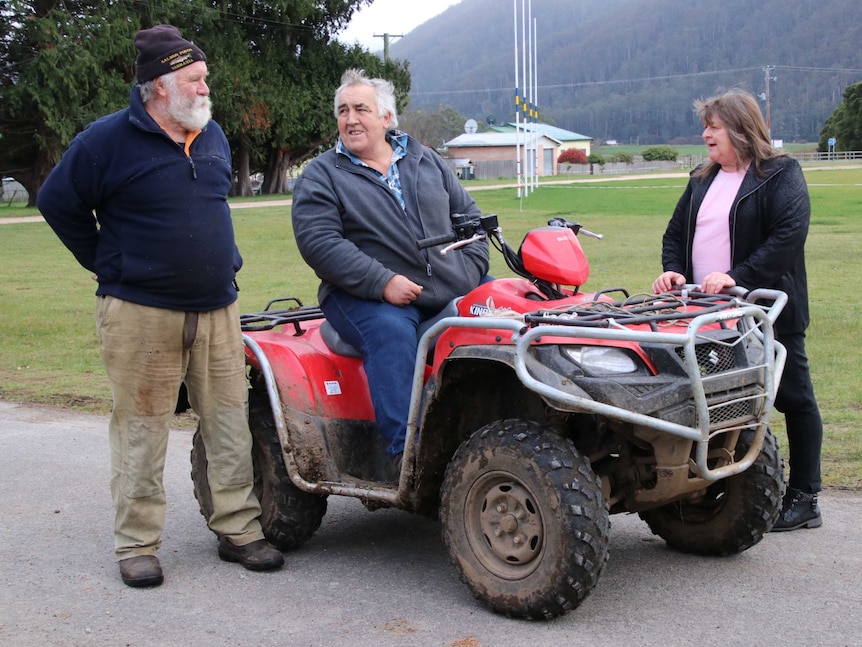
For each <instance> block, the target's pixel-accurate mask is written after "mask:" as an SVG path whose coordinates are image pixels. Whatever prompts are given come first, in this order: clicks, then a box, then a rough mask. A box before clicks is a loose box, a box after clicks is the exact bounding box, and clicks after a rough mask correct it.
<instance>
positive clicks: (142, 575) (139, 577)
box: [118, 555, 165, 588]
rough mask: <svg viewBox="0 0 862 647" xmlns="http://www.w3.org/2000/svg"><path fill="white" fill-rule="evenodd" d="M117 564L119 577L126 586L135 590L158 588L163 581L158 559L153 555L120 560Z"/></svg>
mask: <svg viewBox="0 0 862 647" xmlns="http://www.w3.org/2000/svg"><path fill="white" fill-rule="evenodd" d="M118 564H119V565H120V576H122V578H123V583H124V584H126V585H127V586H134V587H136V588H140V587H145V586H159V584H161V583H162V582H164V581H165V577H164V575H163V574H162V566H161V564H159V558H158V557H156V556H155V555H138V556H137V557H129V558H128V559H121V560H120V561H119V562H118Z"/></svg>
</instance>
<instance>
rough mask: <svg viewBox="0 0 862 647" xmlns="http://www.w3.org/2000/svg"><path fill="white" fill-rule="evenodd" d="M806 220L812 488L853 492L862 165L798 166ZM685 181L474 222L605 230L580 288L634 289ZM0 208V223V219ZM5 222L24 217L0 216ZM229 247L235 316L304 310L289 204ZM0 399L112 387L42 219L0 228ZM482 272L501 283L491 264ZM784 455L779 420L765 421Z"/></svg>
mask: <svg viewBox="0 0 862 647" xmlns="http://www.w3.org/2000/svg"><path fill="white" fill-rule="evenodd" d="M806 177H807V178H808V181H809V189H810V193H811V199H812V205H813V206H812V209H813V210H812V222H811V230H810V233H809V238H808V245H807V249H806V258H807V262H808V274H809V284H810V285H809V287H810V294H811V312H812V324H811V328H810V329H809V332H808V354H809V358H810V361H811V367H812V374H813V379H814V384H815V388H816V390H817V395H818V399H819V401H820V405H821V409H822V413H823V418H824V423H825V430H826V438H825V442H824V455H823V468H824V482H825V484H826V485H828V486H831V487H847V488H855V489H859V488H862V431H860V421H862V404H860V403H862V388H860V378H859V377H858V375H859V370H858V367H857V366H856V362H857V361H859V358H860V356H862V353H860V351H859V343H857V342H858V340H859V339H860V336H862V335H861V334H860V333H862V325H860V318H859V315H858V311H859V306H858V297H854V296H852V295H851V296H849V297H848V296H846V295H845V291H846V290H847V288H848V286H850V287H852V286H853V285H855V281H854V279H855V278H858V277H860V276H862V217H860V215H862V168H858V169H853V170H816V171H815V170H806ZM684 182H685V178H684V177H679V178H671V179H648V180H635V179H626V178H625V177H621V178H619V179H616V180H614V181H611V182H607V181H605V182H577V183H568V184H563V183H551V182H546V183H543V184H542V185H541V186H540V187H539V189H538V190H536V191H535V192H533V193H531V194H530V195H529V196H527V197H523V198H521V199H518V197H517V194H516V190H515V188H514V187H511V188H503V189H490V190H476V191H474V193H473V195H474V197H475V199H476V201H477V202H478V204H479V206H480V207H481V208H482V210H483V211H484V212H486V213H497V214H499V216H500V223H501V226H502V227H503V231H504V235H505V236H506V238H507V240H508V241H509V243H510V244H511V245H512V246H513V247H516V248H517V246H518V245H519V244H520V241H521V238H522V237H523V234H524V233H525V232H526V231H527V230H528V229H530V228H533V227H537V226H542V225H544V224H545V223H546V222H547V220H548V218H550V217H552V216H565V217H568V218H569V219H572V220H577V221H579V222H581V224H583V226H584V227H586V228H587V229H590V230H592V231H595V232H598V233H601V234H604V239H603V240H593V239H590V238H583V239H582V241H581V242H582V245H583V247H584V249H585V251H586V254H587V256H588V258H589V259H590V265H591V276H590V279H589V281H588V283H587V284H586V286H585V289H588V290H596V289H600V288H606V287H616V286H623V287H626V288H627V289H628V290H629V292H631V293H636V292H646V291H648V290H649V288H650V285H651V284H652V281H653V279H654V278H655V277H656V276H657V275H658V274H659V272H660V270H661V266H660V258H659V256H660V251H659V250H660V241H661V236H662V233H663V231H664V227H665V224H666V223H667V220H668V218H669V217H670V213H671V211H672V210H673V207H674V205H675V204H676V201H677V199H678V197H679V195H680V193H681V192H682V189H683V186H684ZM7 208H8V207H3V208H0V219H2V218H4V217H9V216H10V215H11V214H10V212H8V211H6V209H7ZM9 209H11V210H13V211H15V214H14V215H15V216H24V215H34V214H35V213H36V212H35V210H32V209H31V210H27V209H25V208H23V207H11V208H9ZM234 222H235V227H236V235H237V242H238V244H239V247H240V250H241V252H242V254H243V257H244V259H245V265H244V267H243V269H242V271H241V272H240V275H239V284H240V288H241V291H240V307H241V309H242V310H243V311H252V310H259V309H261V308H262V307H263V305H264V304H265V303H266V302H267V301H268V300H269V299H271V298H275V297H280V296H296V297H299V298H300V299H302V301H303V302H305V303H315V294H316V291H317V279H316V278H315V276H314V273H313V272H312V271H311V270H310V269H309V268H308V267H307V266H306V265H305V264H304V263H303V261H302V259H301V258H300V257H299V253H298V252H297V249H296V244H295V242H294V240H293V232H292V230H291V225H290V207H286V206H277V207H251V208H244V209H235V210H234ZM0 258H2V259H3V260H2V281H0V299H2V304H3V317H2V318H1V319H0V339H2V343H0V398H4V399H7V400H14V401H22V402H31V403H38V404H49V405H57V406H64V407H75V408H82V409H86V410H90V411H97V412H107V411H108V410H109V409H110V391H109V389H108V385H107V380H106V378H105V376H104V372H103V370H102V365H101V359H100V357H99V353H98V347H97V343H96V336H95V329H94V322H93V312H94V307H95V299H94V297H93V293H94V290H95V283H93V281H92V280H91V279H90V277H89V273H88V272H87V271H85V270H83V269H82V268H80V267H79V266H78V265H77V263H76V262H75V261H74V259H73V258H72V256H71V254H69V253H68V251H66V249H65V248H64V247H63V246H62V245H61V244H60V242H59V241H58V240H57V238H56V237H55V236H54V234H53V233H52V232H51V230H50V229H49V228H48V226H47V225H45V224H44V223H24V224H3V225H0ZM491 271H492V273H493V274H494V275H496V276H510V275H511V272H510V271H509V270H508V268H506V266H505V264H504V263H503V261H502V259H501V258H500V257H499V255H497V254H495V255H494V256H493V257H492V270H491ZM773 420H774V428H775V431H776V434H777V435H778V437H779V442H780V443H781V446H782V451H786V440H785V438H784V435H783V428H784V425H783V419H782V417H781V416H780V415H779V414H776V415H775V416H774V418H773Z"/></svg>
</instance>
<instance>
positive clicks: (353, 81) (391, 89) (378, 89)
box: [333, 68, 398, 130]
mask: <svg viewBox="0 0 862 647" xmlns="http://www.w3.org/2000/svg"><path fill="white" fill-rule="evenodd" d="M352 85H367V86H369V87H371V88H374V94H375V96H376V97H377V114H378V115H379V116H380V117H383V116H385V115H386V114H387V113H388V114H389V128H390V129H392V130H394V129H395V128H398V111H397V110H396V108H395V86H394V85H392V82H391V81H387V80H386V79H370V78H368V77H367V76H365V70H358V69H355V68H353V69H349V70H347V71H346V72H345V73H344V74H342V75H341V85H340V86H338V89H337V90H336V91H335V101H334V106H333V107H334V114H335V118H336V119H338V103H339V99H340V97H341V93H342V92H344V90H346V89H347V88H348V87H350V86H352Z"/></svg>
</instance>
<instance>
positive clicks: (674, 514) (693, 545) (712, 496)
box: [640, 430, 784, 557]
mask: <svg viewBox="0 0 862 647" xmlns="http://www.w3.org/2000/svg"><path fill="white" fill-rule="evenodd" d="M753 440H754V432H753V431H744V432H742V434H740V437H739V442H738V443H737V446H736V455H737V456H742V455H744V454H745V452H746V451H748V448H749V447H751V443H752V441H753ZM783 491H784V467H783V463H782V460H781V456H780V454H779V453H778V442H777V441H776V440H775V436H773V435H772V432H771V431H770V430H767V432H766V437H765V438H764V441H763V450H762V451H761V452H760V455H759V456H758V457H757V460H755V461H754V463H753V464H752V465H751V467H749V468H748V469H747V470H745V471H744V472H742V473H741V474H737V475H735V476H731V477H729V478H726V479H722V480H720V481H716V482H715V483H712V484H711V485H710V486H709V487H707V489H706V492H705V493H704V494H703V495H702V496H700V497H698V498H696V499H685V500H682V501H676V502H674V503H670V504H668V505H666V506H662V507H661V508H656V509H654V510H647V511H645V512H641V513H640V517H641V519H643V520H644V521H646V523H647V525H648V526H649V527H650V530H652V532H653V533H654V534H656V535H658V536H659V537H661V538H662V539H664V540H665V541H666V542H667V544H668V546H670V547H671V548H675V549H676V550H679V551H682V552H686V553H695V554H697V555H706V556H718V557H720V556H724V555H732V554H736V553H741V552H742V551H744V550H746V549H748V548H751V547H752V546H754V545H755V544H756V543H757V542H759V541H760V540H761V539H763V536H764V535H765V534H766V533H768V532H769V531H770V530H771V529H772V525H773V524H774V523H775V521H776V519H778V515H779V513H780V512H781V497H782V494H783Z"/></svg>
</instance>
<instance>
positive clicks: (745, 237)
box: [661, 157, 811, 333]
mask: <svg viewBox="0 0 862 647" xmlns="http://www.w3.org/2000/svg"><path fill="white" fill-rule="evenodd" d="M717 174H718V167H716V169H715V170H714V171H713V172H712V173H711V174H710V175H709V176H708V177H705V178H702V179H698V178H696V177H691V178H690V179H689V182H688V186H687V187H686V189H685V192H684V193H683V194H682V197H681V198H680V200H679V202H678V203H677V205H676V209H675V210H674V212H673V216H671V219H670V222H669V223H668V226H667V230H666V231H665V234H664V237H663V239H662V255H661V260H662V266H663V268H664V271H665V272H679V273H680V274H683V275H685V277H686V280H688V281H689V282H692V281H693V280H694V279H693V276H692V261H691V249H692V241H693V240H694V229H695V224H696V222H697V212H698V209H699V208H700V205H701V203H702V202H703V198H704V196H705V195H706V192H707V190H708V189H709V187H710V185H711V184H712V181H713V180H714V179H715V176H716V175H717ZM692 175H693V174H692ZM810 218H811V202H810V200H809V197H808V186H807V184H806V183H805V177H804V175H803V174H802V168H801V167H800V166H799V163H798V162H797V161H796V160H795V159H793V158H791V157H777V158H775V159H772V160H769V161H768V162H764V163H763V164H762V166H761V172H760V174H759V175H758V174H757V173H755V170H754V165H753V164H752V165H751V166H750V167H749V169H748V172H747V173H746V174H745V178H744V179H743V181H742V186H741V187H740V188H739V193H738V194H737V196H736V198H735V200H734V202H733V208H732V209H731V211H730V217H729V219H728V226H729V227H730V245H731V251H730V258H731V268H730V271H728V272H727V273H728V274H729V275H730V276H731V277H732V278H733V280H734V281H736V284H737V285H740V286H743V287H745V288H748V289H754V288H774V289H778V290H782V291H784V292H786V293H787V296H788V303H787V306H786V307H785V308H784V311H783V312H782V313H781V316H780V317H779V319H778V322H777V324H776V329H777V331H778V332H779V333H780V332H785V333H792V332H802V331H804V330H805V329H806V328H807V327H808V323H809V315H808V279H807V275H806V272H805V253H804V248H805V239H806V238H807V236H808V224H809V221H810Z"/></svg>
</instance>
